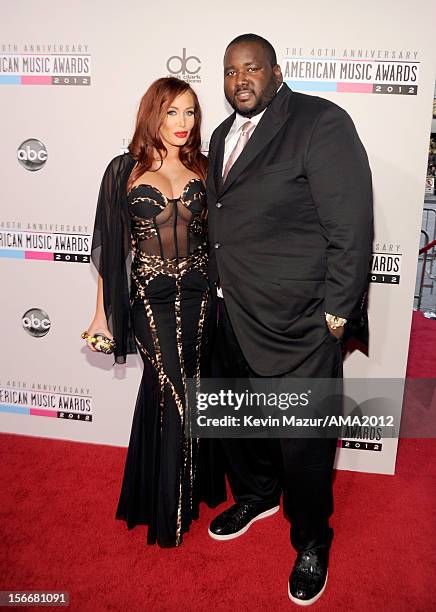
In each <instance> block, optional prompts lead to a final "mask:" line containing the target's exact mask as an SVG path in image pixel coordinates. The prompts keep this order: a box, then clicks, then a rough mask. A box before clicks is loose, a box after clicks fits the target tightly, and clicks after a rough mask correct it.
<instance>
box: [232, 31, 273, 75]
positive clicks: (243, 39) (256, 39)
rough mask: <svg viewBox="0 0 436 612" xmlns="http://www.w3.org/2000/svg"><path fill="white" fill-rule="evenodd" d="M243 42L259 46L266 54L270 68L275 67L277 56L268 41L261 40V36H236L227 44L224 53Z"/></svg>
mask: <svg viewBox="0 0 436 612" xmlns="http://www.w3.org/2000/svg"><path fill="white" fill-rule="evenodd" d="M244 42H254V43H257V44H259V45H261V46H262V47H263V50H264V51H265V53H266V56H267V57H268V60H269V62H270V64H271V67H272V68H273V67H274V66H276V65H277V55H276V52H275V49H274V47H273V46H272V44H271V43H270V42H269V41H268V40H266V38H262V36H259V35H258V34H241V35H240V36H237V37H236V38H234V39H233V40H232V41H231V42H229V44H228V45H227V48H226V51H227V49H228V48H229V47H231V46H232V45H238V44H239V43H244Z"/></svg>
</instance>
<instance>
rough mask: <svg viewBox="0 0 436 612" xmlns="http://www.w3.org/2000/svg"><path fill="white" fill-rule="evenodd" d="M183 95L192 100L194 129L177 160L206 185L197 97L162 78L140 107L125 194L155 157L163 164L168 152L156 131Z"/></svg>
mask: <svg viewBox="0 0 436 612" xmlns="http://www.w3.org/2000/svg"><path fill="white" fill-rule="evenodd" d="M186 91H189V92H190V93H191V95H192V97H193V99H194V127H193V128H192V130H191V133H190V135H189V138H188V140H187V141H186V144H184V145H183V146H182V147H180V152H179V158H180V161H181V162H182V164H183V165H184V166H186V168H189V170H192V172H195V173H196V174H198V175H199V176H200V177H201V179H202V180H203V181H205V179H206V169H207V159H206V157H205V156H204V155H203V154H202V153H201V109H200V104H199V102H198V98H197V95H196V93H195V91H194V90H193V89H192V87H191V86H190V85H189V84H188V83H186V82H185V81H182V80H181V79H176V78H175V77H168V78H166V77H164V78H161V79H158V80H157V81H154V83H152V84H151V85H150V87H149V88H148V89H147V91H146V92H145V94H144V95H143V96H142V99H141V102H140V104H139V110H138V115H137V117H136V127H135V133H134V134H133V138H132V141H131V143H130V145H129V151H130V154H131V155H132V157H133V158H134V159H136V161H137V164H136V166H135V168H134V169H133V171H132V173H131V175H130V177H129V180H128V183H127V189H128V190H129V189H130V188H131V186H132V185H133V183H134V182H135V181H136V179H138V178H139V177H140V176H141V175H142V174H144V172H147V170H150V168H151V167H152V165H153V162H154V161H155V156H156V154H157V155H159V157H160V159H161V162H163V160H164V158H165V156H166V152H167V150H166V147H165V145H164V144H163V142H162V139H161V137H160V134H159V129H160V126H161V125H162V123H163V121H164V118H165V114H166V112H167V110H168V108H169V107H170V106H171V104H172V102H173V100H174V99H175V98H177V96H180V94H183V93H185V92H186Z"/></svg>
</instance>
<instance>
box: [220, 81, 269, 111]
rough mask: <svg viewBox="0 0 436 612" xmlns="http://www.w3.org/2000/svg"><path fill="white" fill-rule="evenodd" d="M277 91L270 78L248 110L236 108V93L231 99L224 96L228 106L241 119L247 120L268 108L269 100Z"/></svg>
mask: <svg viewBox="0 0 436 612" xmlns="http://www.w3.org/2000/svg"><path fill="white" fill-rule="evenodd" d="M277 89H278V85H277V82H276V80H275V78H274V76H272V78H271V80H270V81H269V83H268V85H267V86H266V87H265V89H264V90H263V91H262V93H261V95H260V96H259V97H258V98H257V99H256V101H255V104H254V106H252V107H251V108H249V109H248V108H242V109H241V108H239V107H238V105H237V99H236V96H235V93H236V92H235V93H234V94H233V95H232V96H231V97H230V96H227V95H226V98H227V102H228V103H229V104H230V106H231V107H232V108H233V109H234V110H235V111H236V112H238V113H239V114H240V115H242V116H243V117H247V118H248V119H249V118H250V117H254V116H255V115H258V114H259V113H261V112H262V111H263V110H265V108H266V107H267V106H268V104H269V103H270V102H271V100H272V99H273V98H274V96H275V95H276V93H277ZM239 91H241V90H239ZM244 91H245V90H244ZM249 91H251V90H249ZM252 93H253V92H252Z"/></svg>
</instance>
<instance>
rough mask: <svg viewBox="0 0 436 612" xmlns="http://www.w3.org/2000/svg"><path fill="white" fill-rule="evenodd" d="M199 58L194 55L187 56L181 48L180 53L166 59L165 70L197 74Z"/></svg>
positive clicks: (172, 72)
mask: <svg viewBox="0 0 436 612" xmlns="http://www.w3.org/2000/svg"><path fill="white" fill-rule="evenodd" d="M200 68H201V60H200V58H198V57H197V56H195V55H190V56H189V57H187V55H186V49H185V48H183V49H182V55H181V56H180V55H172V56H171V57H170V58H169V59H168V61H167V70H168V72H169V73H171V74H173V75H176V74H182V75H185V74H189V75H193V74H197V73H198V72H200Z"/></svg>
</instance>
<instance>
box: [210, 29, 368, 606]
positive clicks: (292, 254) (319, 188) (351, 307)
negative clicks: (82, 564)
mask: <svg viewBox="0 0 436 612" xmlns="http://www.w3.org/2000/svg"><path fill="white" fill-rule="evenodd" d="M224 91H225V96H226V98H227V100H228V102H229V103H230V105H231V106H232V107H233V109H234V110H235V112H234V113H233V114H232V115H231V116H230V117H228V118H227V119H226V120H225V121H224V122H223V123H222V124H221V125H220V126H219V127H218V128H217V129H216V130H215V131H214V133H213V135H212V138H211V142H210V151H209V174H208V210H209V217H208V222H209V232H210V244H211V257H210V278H211V283H212V287H216V289H217V294H218V308H219V323H218V332H217V342H216V360H217V365H218V371H219V374H220V376H223V377H229V378H236V377H239V378H244V377H259V376H264V377H265V376H268V377H273V376H274V377H276V376H286V377H302V378H310V377H324V378H340V377H341V376H342V350H341V338H342V336H343V334H344V326H345V325H349V323H350V322H351V321H352V320H354V319H359V318H360V317H361V314H362V313H361V310H362V304H363V301H364V300H363V296H364V294H365V290H366V284H367V275H368V269H369V259H370V253H371V242H372V187H371V173H370V169H369V165H368V159H367V155H366V153H365V150H364V148H363V146H362V144H361V142H360V140H359V137H358V135H357V133H356V130H355V127H354V124H353V122H352V121H351V119H350V117H349V116H348V115H347V113H346V112H345V111H344V110H343V109H341V108H340V107H338V106H336V105H335V104H333V103H331V102H329V101H327V100H324V99H321V98H318V97H315V96H308V95H303V94H300V93H295V92H292V91H291V90H290V89H289V88H288V87H287V85H286V84H285V83H283V77H282V73H281V69H280V66H278V64H277V59H276V54H275V51H274V48H273V47H272V46H271V44H270V43H269V42H268V41H266V40H265V39H263V38H262V37H260V36H257V35H255V34H245V35H242V36H238V37H237V38H236V39H234V40H233V41H232V42H231V43H230V44H229V45H228V47H227V49H226V52H225V56H224ZM347 321H348V323H347ZM222 444H223V447H224V452H225V455H226V459H227V463H228V477H229V482H230V485H231V488H232V493H233V496H234V499H235V504H234V505H233V506H231V507H230V508H229V509H228V510H226V511H224V512H223V513H222V514H220V515H219V516H217V517H216V518H215V519H214V520H213V521H212V523H211V525H210V528H209V533H210V535H211V537H213V538H215V539H217V540H228V539H231V538H234V537H238V536H240V535H242V534H243V533H244V532H245V531H247V529H248V528H249V527H250V525H251V524H252V523H253V522H254V521H256V520H258V519H261V518H264V517H267V516H269V515H271V514H273V513H275V512H276V511H277V510H278V504H279V498H280V495H281V492H282V490H283V493H284V509H285V512H286V514H287V515H288V516H289V518H290V521H291V543H292V545H293V546H294V548H295V549H296V551H297V553H298V554H297V559H296V562H295V565H294V568H293V570H292V572H291V575H290V578H289V585H288V593H289V597H290V599H291V600H292V601H294V602H295V603H297V604H302V605H308V604H311V603H313V602H314V601H316V600H317V599H318V598H319V597H320V595H321V594H322V592H323V590H324V588H325V585H326V581H327V566H328V554H329V548H330V544H331V541H332V537H333V532H332V529H331V528H330V526H329V517H330V515H331V513H332V511H333V496H332V471H333V462H334V456H335V449H336V440H332V439H281V440H270V439H268V440H263V439H255V440H253V439H251V440H250V439H238V440H235V439H227V440H223V441H222ZM280 464H281V467H280ZM280 469H282V470H283V478H282V482H280V479H279V471H280Z"/></svg>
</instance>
